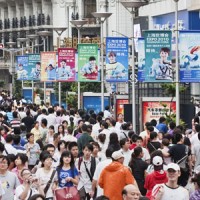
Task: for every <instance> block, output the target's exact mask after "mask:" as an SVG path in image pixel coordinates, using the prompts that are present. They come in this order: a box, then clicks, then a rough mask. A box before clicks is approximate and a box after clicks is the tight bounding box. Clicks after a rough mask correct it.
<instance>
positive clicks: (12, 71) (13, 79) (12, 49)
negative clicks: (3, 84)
mask: <svg viewBox="0 0 200 200" xmlns="http://www.w3.org/2000/svg"><path fill="white" fill-rule="evenodd" d="M6 44H7V45H8V46H9V47H10V48H11V49H10V50H7V51H8V52H10V63H11V74H12V84H11V87H10V96H11V97H12V96H13V94H14V87H13V86H14V81H15V66H14V65H15V63H14V51H15V49H14V48H13V47H14V46H15V45H16V42H6Z"/></svg>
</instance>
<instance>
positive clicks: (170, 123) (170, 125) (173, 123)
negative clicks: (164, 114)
mask: <svg viewBox="0 0 200 200" xmlns="http://www.w3.org/2000/svg"><path fill="white" fill-rule="evenodd" d="M175 127H176V123H175V122H173V121H171V122H169V128H170V129H172V130H174V128H175Z"/></svg>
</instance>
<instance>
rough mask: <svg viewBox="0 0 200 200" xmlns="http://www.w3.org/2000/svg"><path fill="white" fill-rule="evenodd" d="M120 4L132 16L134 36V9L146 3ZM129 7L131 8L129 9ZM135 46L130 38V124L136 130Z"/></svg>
mask: <svg viewBox="0 0 200 200" xmlns="http://www.w3.org/2000/svg"><path fill="white" fill-rule="evenodd" d="M120 2H121V4H122V5H123V6H124V7H125V8H126V9H127V10H128V12H129V13H130V14H131V16H132V21H131V25H132V28H131V30H132V34H133V35H132V38H134V17H135V9H136V8H139V7H141V6H143V5H146V4H147V2H146V1H143V0H141V1H139V0H131V1H123V0H122V1H120ZM129 8H130V9H131V10H129ZM135 97H136V95H135V48H134V40H132V125H133V130H134V131H136V99H135Z"/></svg>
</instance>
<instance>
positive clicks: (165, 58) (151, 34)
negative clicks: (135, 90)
mask: <svg viewBox="0 0 200 200" xmlns="http://www.w3.org/2000/svg"><path fill="white" fill-rule="evenodd" d="M171 38H172V33H171V31H145V58H146V59H145V71H144V73H145V80H144V81H145V82H172V78H173V73H172V72H173V69H172V63H171Z"/></svg>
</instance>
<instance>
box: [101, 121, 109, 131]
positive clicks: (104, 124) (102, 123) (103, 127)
mask: <svg viewBox="0 0 200 200" xmlns="http://www.w3.org/2000/svg"><path fill="white" fill-rule="evenodd" d="M101 128H102V129H108V123H107V122H105V121H102V122H101Z"/></svg>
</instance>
